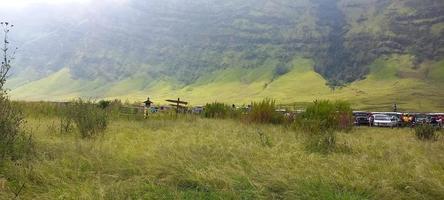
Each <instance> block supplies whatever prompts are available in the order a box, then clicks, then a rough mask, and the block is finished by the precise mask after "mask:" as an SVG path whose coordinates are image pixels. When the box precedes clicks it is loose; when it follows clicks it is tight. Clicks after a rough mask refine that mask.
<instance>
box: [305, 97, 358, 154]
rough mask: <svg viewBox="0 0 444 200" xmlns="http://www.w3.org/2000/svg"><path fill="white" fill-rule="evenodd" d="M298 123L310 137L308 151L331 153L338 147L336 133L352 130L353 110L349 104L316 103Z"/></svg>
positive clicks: (339, 102) (338, 102)
mask: <svg viewBox="0 0 444 200" xmlns="http://www.w3.org/2000/svg"><path fill="white" fill-rule="evenodd" d="M296 123H297V124H296V126H297V127H298V128H300V129H301V130H302V131H304V132H305V133H306V134H307V136H308V137H307V140H308V141H307V148H308V149H311V150H315V151H320V152H330V151H331V150H333V149H334V147H335V145H336V134H335V132H336V131H350V130H351V129H352V127H353V118H352V110H351V108H350V105H349V104H348V103H347V102H342V101H336V102H330V101H315V102H314V103H313V104H311V105H309V106H308V107H307V109H306V111H305V112H304V113H303V114H302V115H301V116H300V117H299V118H298V119H297V121H296Z"/></svg>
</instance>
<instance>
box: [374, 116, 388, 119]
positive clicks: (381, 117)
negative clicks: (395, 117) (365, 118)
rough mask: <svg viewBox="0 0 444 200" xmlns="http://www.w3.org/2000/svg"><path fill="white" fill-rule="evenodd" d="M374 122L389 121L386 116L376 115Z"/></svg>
mask: <svg viewBox="0 0 444 200" xmlns="http://www.w3.org/2000/svg"><path fill="white" fill-rule="evenodd" d="M375 120H390V118H389V117H388V116H383V115H376V116H375Z"/></svg>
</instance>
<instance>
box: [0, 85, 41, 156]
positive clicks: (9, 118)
mask: <svg viewBox="0 0 444 200" xmlns="http://www.w3.org/2000/svg"><path fill="white" fill-rule="evenodd" d="M0 113H1V114H0V161H2V160H5V159H10V160H17V159H20V158H21V157H23V156H24V155H29V153H30V152H31V151H32V147H33V142H32V138H31V136H30V135H29V134H26V132H25V131H24V130H23V128H22V126H23V124H24V123H25V121H24V117H23V114H22V112H21V110H20V109H19V108H18V107H16V106H14V104H12V103H11V101H9V99H8V98H7V97H6V95H5V94H4V93H3V92H1V91H0ZM0 163H1V162H0Z"/></svg>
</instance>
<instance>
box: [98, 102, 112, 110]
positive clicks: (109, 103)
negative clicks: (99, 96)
mask: <svg viewBox="0 0 444 200" xmlns="http://www.w3.org/2000/svg"><path fill="white" fill-rule="evenodd" d="M97 104H98V105H99V107H100V108H101V109H106V108H108V107H109V106H110V105H111V101H106V100H100V101H99V102H98V103H97Z"/></svg>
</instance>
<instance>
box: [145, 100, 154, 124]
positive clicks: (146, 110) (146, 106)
mask: <svg viewBox="0 0 444 200" xmlns="http://www.w3.org/2000/svg"><path fill="white" fill-rule="evenodd" d="M143 104H144V109H143V116H144V118H145V119H146V118H147V117H148V112H149V109H150V107H151V104H153V102H152V101H151V100H150V97H148V98H147V99H146V101H144V102H143Z"/></svg>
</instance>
